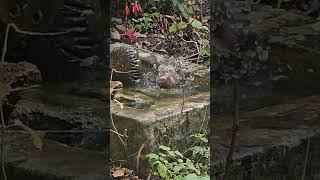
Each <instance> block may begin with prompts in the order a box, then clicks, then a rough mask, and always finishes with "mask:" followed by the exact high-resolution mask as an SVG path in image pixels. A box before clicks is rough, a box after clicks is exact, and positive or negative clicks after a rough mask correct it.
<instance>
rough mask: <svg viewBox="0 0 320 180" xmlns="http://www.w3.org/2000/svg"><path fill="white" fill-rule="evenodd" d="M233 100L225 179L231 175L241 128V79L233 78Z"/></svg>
mask: <svg viewBox="0 0 320 180" xmlns="http://www.w3.org/2000/svg"><path fill="white" fill-rule="evenodd" d="M233 101H234V117H233V125H232V136H231V142H230V149H229V153H228V156H227V159H226V166H225V173H224V176H223V180H226V179H227V178H228V175H229V168H230V165H231V163H232V158H233V153H234V149H235V143H236V138H237V132H238V129H239V80H238V79H233Z"/></svg>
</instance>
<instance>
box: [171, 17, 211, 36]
mask: <svg viewBox="0 0 320 180" xmlns="http://www.w3.org/2000/svg"><path fill="white" fill-rule="evenodd" d="M173 20H174V18H173ZM174 21H175V20H174ZM188 25H189V26H191V27H192V28H193V29H194V30H197V31H209V28H208V27H207V26H204V25H203V23H202V22H200V21H198V20H196V19H194V18H189V20H188V22H184V21H181V22H179V23H177V22H174V23H173V24H172V25H171V27H170V29H169V32H170V33H174V32H177V31H179V30H183V29H185V28H187V27H188Z"/></svg>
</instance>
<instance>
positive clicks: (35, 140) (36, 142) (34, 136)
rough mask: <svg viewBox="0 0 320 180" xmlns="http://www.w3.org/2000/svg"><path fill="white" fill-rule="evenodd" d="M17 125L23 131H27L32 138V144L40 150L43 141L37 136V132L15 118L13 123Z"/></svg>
mask: <svg viewBox="0 0 320 180" xmlns="http://www.w3.org/2000/svg"><path fill="white" fill-rule="evenodd" d="M15 124H16V125H17V126H19V127H21V128H22V129H24V130H25V131H27V133H29V134H30V135H31V138H32V142H33V145H34V146H35V147H36V148H37V149H39V150H40V151H41V150H42V146H43V142H42V139H41V137H40V136H39V134H38V133H37V132H36V131H35V130H33V129H31V128H30V127H28V126H26V125H24V124H23V123H22V122H21V121H19V120H16V123H15Z"/></svg>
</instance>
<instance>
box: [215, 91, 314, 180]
mask: <svg viewBox="0 0 320 180" xmlns="http://www.w3.org/2000/svg"><path fill="white" fill-rule="evenodd" d="M319 107H320V97H319V96H311V97H307V98H301V99H299V100H297V101H293V102H291V103H284V104H279V105H274V106H269V107H264V108H261V109H257V110H254V111H250V112H244V113H241V114H240V126H241V128H240V130H239V132H238V136H237V151H235V153H234V157H235V158H234V162H237V163H234V164H233V165H232V168H230V179H241V180H243V179H267V180H272V179H281V178H280V177H288V176H290V177H301V171H296V169H301V168H303V164H302V163H301V162H303V161H304V159H305V152H307V145H306V144H307V139H309V138H310V153H309V155H310V156H309V158H310V159H312V160H313V161H319V160H318V159H319V155H318V153H316V152H318V144H319V141H320V131H319V127H320V121H319V115H320V108H319ZM215 122H216V123H215V125H214V126H212V128H211V130H210V131H211V134H212V136H213V137H210V139H209V141H210V143H211V147H213V148H214V149H213V152H215V153H214V154H213V155H212V157H211V158H212V159H211V161H212V162H213V164H212V166H211V168H212V169H211V170H212V171H211V172H212V174H214V175H215V179H220V178H219V177H222V176H223V172H224V163H225V159H226V157H227V154H228V151H229V142H230V139H231V136H230V133H231V131H232V130H231V129H232V118H231V117H226V116H224V117H219V116H216V119H215ZM211 152H212V151H211ZM302 152H303V153H302ZM293 167H294V168H293ZM247 168H250V171H251V172H254V173H249V174H248V173H247V172H248V169H247ZM288 169H290V171H288ZM311 169H312V170H311ZM318 169H320V166H319V164H312V163H311V164H310V166H308V167H307V174H306V177H313V175H316V174H318V173H317V172H319V171H318ZM257 174H258V177H259V178H258V177H257ZM228 179H229V178H228Z"/></svg>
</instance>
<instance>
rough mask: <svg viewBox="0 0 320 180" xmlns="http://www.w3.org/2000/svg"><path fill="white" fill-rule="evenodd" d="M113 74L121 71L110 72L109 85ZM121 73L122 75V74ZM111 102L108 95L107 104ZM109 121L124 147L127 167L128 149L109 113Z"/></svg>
mask: <svg viewBox="0 0 320 180" xmlns="http://www.w3.org/2000/svg"><path fill="white" fill-rule="evenodd" d="M113 72H121V71H116V70H115V69H113V68H112V70H111V75H110V80H109V82H110V83H111V81H112V76H113ZM123 73H124V72H123ZM111 101H112V99H111V95H110V96H109V102H111ZM110 120H111V124H112V127H113V129H114V131H115V134H117V135H118V137H119V139H120V141H121V143H122V144H123V147H124V150H125V156H126V158H127V161H128V163H129V165H130V166H131V165H132V164H131V162H130V158H129V156H128V147H127V144H126V143H125V142H124V140H123V139H122V137H121V136H120V133H119V132H118V130H117V128H116V125H115V123H114V120H113V116H112V113H111V112H110ZM110 131H111V130H110ZM124 137H126V138H128V137H127V134H125V135H124ZM131 169H132V168H131Z"/></svg>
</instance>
